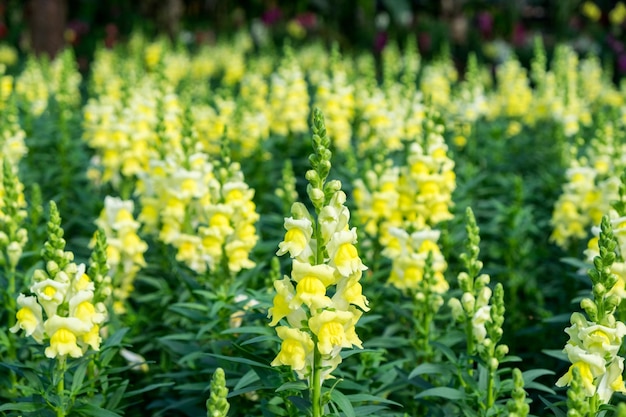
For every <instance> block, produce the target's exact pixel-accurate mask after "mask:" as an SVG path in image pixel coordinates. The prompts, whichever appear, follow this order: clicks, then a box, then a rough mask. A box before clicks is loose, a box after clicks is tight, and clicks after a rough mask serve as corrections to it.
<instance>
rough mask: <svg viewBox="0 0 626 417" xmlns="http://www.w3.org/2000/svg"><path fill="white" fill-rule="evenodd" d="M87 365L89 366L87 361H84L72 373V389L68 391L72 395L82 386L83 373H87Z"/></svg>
mask: <svg viewBox="0 0 626 417" xmlns="http://www.w3.org/2000/svg"><path fill="white" fill-rule="evenodd" d="M87 366H89V362H87V361H84V362H83V363H81V364H80V365H79V366H78V368H76V371H75V372H74V375H73V377H72V389H71V391H70V392H71V395H72V397H74V396H76V395H77V394H78V392H79V391H80V389H81V388H82V386H83V381H84V380H85V374H86V373H87Z"/></svg>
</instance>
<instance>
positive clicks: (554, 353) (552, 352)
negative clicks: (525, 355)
mask: <svg viewBox="0 0 626 417" xmlns="http://www.w3.org/2000/svg"><path fill="white" fill-rule="evenodd" d="M541 353H543V354H544V355H548V356H551V357H553V358H557V359H560V360H562V361H565V362H567V361H568V359H567V355H566V354H565V353H564V352H563V350H562V349H544V350H542V351H541Z"/></svg>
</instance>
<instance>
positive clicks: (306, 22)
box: [296, 12, 317, 29]
mask: <svg viewBox="0 0 626 417" xmlns="http://www.w3.org/2000/svg"><path fill="white" fill-rule="evenodd" d="M296 22H298V23H299V24H300V26H302V27H303V28H305V29H313V28H315V27H316V26H317V15H316V14H315V13H311V12H306V13H300V14H299V15H298V16H296Z"/></svg>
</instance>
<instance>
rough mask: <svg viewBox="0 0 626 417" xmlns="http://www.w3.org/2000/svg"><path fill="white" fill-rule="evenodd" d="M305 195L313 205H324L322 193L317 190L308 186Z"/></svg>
mask: <svg viewBox="0 0 626 417" xmlns="http://www.w3.org/2000/svg"><path fill="white" fill-rule="evenodd" d="M307 193H308V194H309V198H310V199H311V201H312V202H313V204H315V203H318V204H323V203H324V191H322V190H321V189H319V188H314V187H312V186H311V185H310V184H309V186H308V187H307Z"/></svg>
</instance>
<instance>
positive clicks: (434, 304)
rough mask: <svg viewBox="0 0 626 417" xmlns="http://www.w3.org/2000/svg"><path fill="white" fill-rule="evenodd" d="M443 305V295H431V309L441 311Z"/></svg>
mask: <svg viewBox="0 0 626 417" xmlns="http://www.w3.org/2000/svg"><path fill="white" fill-rule="evenodd" d="M442 305H443V297H442V296H441V295H439V294H435V295H434V296H433V297H431V301H430V310H431V311H433V312H437V311H439V309H440V308H441V306H442Z"/></svg>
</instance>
